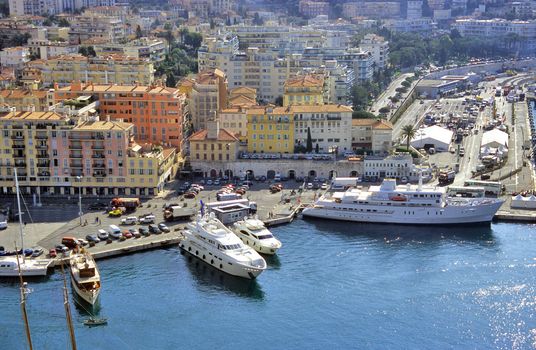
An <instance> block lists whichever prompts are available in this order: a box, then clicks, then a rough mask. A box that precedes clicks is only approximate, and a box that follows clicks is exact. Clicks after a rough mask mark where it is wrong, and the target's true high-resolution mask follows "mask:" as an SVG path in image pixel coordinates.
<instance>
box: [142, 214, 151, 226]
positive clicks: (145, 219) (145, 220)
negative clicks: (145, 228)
mask: <svg viewBox="0 0 536 350" xmlns="http://www.w3.org/2000/svg"><path fill="white" fill-rule="evenodd" d="M154 220H155V216H154V215H145V216H142V217H140V219H139V222H140V224H144V225H147V224H152V223H154Z"/></svg>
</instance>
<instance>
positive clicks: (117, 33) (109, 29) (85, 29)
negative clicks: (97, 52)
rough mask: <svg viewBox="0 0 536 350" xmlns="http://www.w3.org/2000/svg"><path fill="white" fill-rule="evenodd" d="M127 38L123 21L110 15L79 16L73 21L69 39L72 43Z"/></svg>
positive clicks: (111, 40)
mask: <svg viewBox="0 0 536 350" xmlns="http://www.w3.org/2000/svg"><path fill="white" fill-rule="evenodd" d="M125 38H126V34H125V28H124V24H123V22H122V21H121V20H120V19H119V18H117V17H110V16H100V15H96V16H86V15H84V16H77V17H76V20H75V21H72V22H71V31H70V32H69V41H70V42H71V43H72V44H84V42H86V41H90V40H95V39H100V40H103V41H105V42H110V43H118V42H119V41H120V40H124V39H125Z"/></svg>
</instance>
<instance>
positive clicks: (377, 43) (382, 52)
mask: <svg viewBox="0 0 536 350" xmlns="http://www.w3.org/2000/svg"><path fill="white" fill-rule="evenodd" d="M359 47H360V48H361V49H362V50H363V51H366V52H370V53H371V55H372V60H373V62H374V70H382V69H384V68H386V67H387V65H388V63H389V42H388V41H386V40H385V39H384V38H383V37H381V36H379V35H376V34H367V35H365V37H364V38H363V40H361V42H360V43H359Z"/></svg>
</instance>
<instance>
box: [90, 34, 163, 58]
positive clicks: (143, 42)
mask: <svg viewBox="0 0 536 350" xmlns="http://www.w3.org/2000/svg"><path fill="white" fill-rule="evenodd" d="M93 47H94V49H95V53H96V54H97V56H105V55H109V54H119V55H123V56H129V57H134V58H137V59H148V60H150V61H151V62H160V61H163V60H164V59H165V58H166V53H167V44H165V43H164V42H163V41H162V40H159V39H149V38H140V39H137V40H133V41H130V42H128V43H126V44H114V43H108V44H97V45H94V46H93Z"/></svg>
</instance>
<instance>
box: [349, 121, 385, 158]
mask: <svg viewBox="0 0 536 350" xmlns="http://www.w3.org/2000/svg"><path fill="white" fill-rule="evenodd" d="M392 146H393V125H392V124H391V123H390V122H388V121H386V120H383V119H380V120H376V119H352V150H353V151H354V152H356V153H359V154H363V153H367V154H375V155H378V154H386V153H388V152H389V151H390V150H391V149H392Z"/></svg>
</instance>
